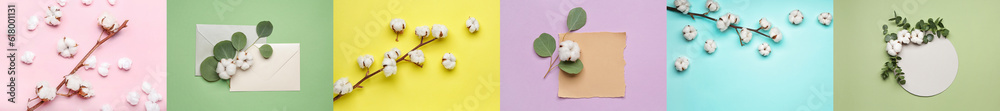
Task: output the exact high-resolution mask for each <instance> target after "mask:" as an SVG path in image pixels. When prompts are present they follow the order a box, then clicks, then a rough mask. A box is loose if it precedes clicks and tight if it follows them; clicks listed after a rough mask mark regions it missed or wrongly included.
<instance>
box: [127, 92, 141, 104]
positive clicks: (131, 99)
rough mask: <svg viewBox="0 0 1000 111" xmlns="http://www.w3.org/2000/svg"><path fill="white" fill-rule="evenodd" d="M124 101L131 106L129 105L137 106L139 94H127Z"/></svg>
mask: <svg viewBox="0 0 1000 111" xmlns="http://www.w3.org/2000/svg"><path fill="white" fill-rule="evenodd" d="M125 101H126V102H128V104H131V105H137V104H139V93H135V92H128V95H127V96H125Z"/></svg>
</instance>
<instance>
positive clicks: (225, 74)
mask: <svg viewBox="0 0 1000 111" xmlns="http://www.w3.org/2000/svg"><path fill="white" fill-rule="evenodd" d="M215 72H216V73H219V78H222V79H226V80H228V79H229V78H231V77H232V76H233V75H236V63H235V62H234V61H233V59H222V61H219V64H218V66H217V68H216V69H215Z"/></svg>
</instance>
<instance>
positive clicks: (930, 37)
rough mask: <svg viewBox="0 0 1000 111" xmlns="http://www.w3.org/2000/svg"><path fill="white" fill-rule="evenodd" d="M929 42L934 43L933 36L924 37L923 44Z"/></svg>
mask: <svg viewBox="0 0 1000 111" xmlns="http://www.w3.org/2000/svg"><path fill="white" fill-rule="evenodd" d="M931 41H934V34H927V35H925V36H924V44H927V42H931Z"/></svg>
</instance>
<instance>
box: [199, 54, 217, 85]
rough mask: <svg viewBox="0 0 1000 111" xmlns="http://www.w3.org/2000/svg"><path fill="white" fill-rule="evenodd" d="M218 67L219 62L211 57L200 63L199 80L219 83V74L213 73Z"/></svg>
mask: <svg viewBox="0 0 1000 111" xmlns="http://www.w3.org/2000/svg"><path fill="white" fill-rule="evenodd" d="M218 65H219V61H218V60H216V59H215V57H213V56H209V57H207V58H205V60H204V61H201V78H202V79H205V81H208V82H215V81H219V73H216V72H215V69H216V68H217V67H218Z"/></svg>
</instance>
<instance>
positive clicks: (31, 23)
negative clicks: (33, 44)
mask: <svg viewBox="0 0 1000 111" xmlns="http://www.w3.org/2000/svg"><path fill="white" fill-rule="evenodd" d="M35 28H38V16H31V17H30V18H28V30H29V31H32V30H35Z"/></svg>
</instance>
